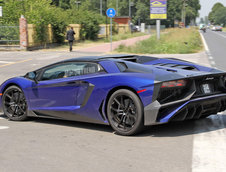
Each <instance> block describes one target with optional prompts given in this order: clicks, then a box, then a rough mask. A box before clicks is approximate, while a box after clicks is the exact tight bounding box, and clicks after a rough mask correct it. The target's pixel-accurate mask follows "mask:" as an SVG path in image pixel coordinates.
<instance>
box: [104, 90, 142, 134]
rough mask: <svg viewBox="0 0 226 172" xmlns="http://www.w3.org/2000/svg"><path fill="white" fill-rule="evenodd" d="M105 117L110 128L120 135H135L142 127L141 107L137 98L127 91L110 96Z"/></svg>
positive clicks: (116, 92) (119, 91)
mask: <svg viewBox="0 0 226 172" xmlns="http://www.w3.org/2000/svg"><path fill="white" fill-rule="evenodd" d="M107 116H108V120H109V123H110V125H111V126H112V128H113V129H114V130H115V131H116V133H117V134H120V135H125V136H130V135H134V134H137V133H138V132H139V131H141V129H142V128H143V126H144V122H143V105H142V103H141V101H140V99H139V97H138V96H137V95H136V94H135V93H133V92H132V91H130V90H127V89H120V90H117V91H115V92H114V93H113V94H112V95H111V97H110V99H109V101H108V104H107Z"/></svg>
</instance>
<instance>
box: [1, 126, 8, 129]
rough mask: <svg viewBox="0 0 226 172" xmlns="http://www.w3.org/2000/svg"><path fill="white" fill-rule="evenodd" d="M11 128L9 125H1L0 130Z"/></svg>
mask: <svg viewBox="0 0 226 172" xmlns="http://www.w3.org/2000/svg"><path fill="white" fill-rule="evenodd" d="M4 129H9V127H8V126H0V130H4Z"/></svg>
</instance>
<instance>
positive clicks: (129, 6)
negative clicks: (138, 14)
mask: <svg viewBox="0 0 226 172" xmlns="http://www.w3.org/2000/svg"><path fill="white" fill-rule="evenodd" d="M130 1H131V0H129V17H131V6H130V3H131V2H130Z"/></svg>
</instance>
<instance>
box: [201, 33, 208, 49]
mask: <svg viewBox="0 0 226 172" xmlns="http://www.w3.org/2000/svg"><path fill="white" fill-rule="evenodd" d="M200 35H201V38H202V42H203V44H204V47H205V50H206V52H207V53H210V50H209V47H208V45H207V43H206V40H205V38H204V36H203V35H202V34H201V33H200Z"/></svg>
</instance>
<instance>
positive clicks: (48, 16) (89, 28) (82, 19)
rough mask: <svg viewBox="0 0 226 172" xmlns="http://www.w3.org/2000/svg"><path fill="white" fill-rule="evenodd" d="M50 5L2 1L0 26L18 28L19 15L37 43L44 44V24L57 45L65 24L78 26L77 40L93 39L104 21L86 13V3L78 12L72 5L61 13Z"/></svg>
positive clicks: (47, 2) (37, 0)
mask: <svg viewBox="0 0 226 172" xmlns="http://www.w3.org/2000/svg"><path fill="white" fill-rule="evenodd" d="M51 3H52V1H51V0H35V1H34V0H21V1H15V0H5V1H4V6H3V17H2V18H1V19H0V25H5V24H11V25H18V24H19V18H20V16H21V15H22V14H23V15H24V16H25V18H26V19H27V21H28V23H29V24H34V25H35V32H36V33H35V40H36V41H37V42H40V43H46V42H47V35H46V34H47V29H48V24H51V25H52V29H53V33H54V35H53V36H54V39H55V41H56V42H58V43H61V42H64V40H65V32H66V27H67V26H68V25H69V24H81V26H82V28H81V33H80V38H81V39H97V36H98V32H99V24H100V23H101V22H103V21H104V17H102V16H100V15H99V14H96V13H94V12H91V11H89V10H87V8H89V7H91V3H90V1H87V2H85V3H83V4H82V5H81V7H80V9H79V10H78V9H77V8H76V6H71V8H70V9H67V10H64V9H62V8H60V7H56V6H54V5H51Z"/></svg>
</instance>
